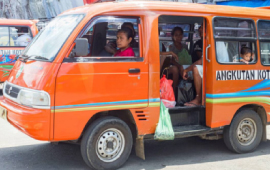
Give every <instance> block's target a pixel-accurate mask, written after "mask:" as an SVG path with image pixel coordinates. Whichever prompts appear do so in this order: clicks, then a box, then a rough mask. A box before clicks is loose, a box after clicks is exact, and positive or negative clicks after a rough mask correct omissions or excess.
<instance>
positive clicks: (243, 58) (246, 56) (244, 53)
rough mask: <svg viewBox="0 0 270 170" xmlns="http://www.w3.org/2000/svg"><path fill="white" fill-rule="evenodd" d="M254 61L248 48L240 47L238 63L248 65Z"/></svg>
mask: <svg viewBox="0 0 270 170" xmlns="http://www.w3.org/2000/svg"><path fill="white" fill-rule="evenodd" d="M253 59H254V54H252V52H251V50H250V48H248V47H242V48H241V52H240V62H243V63H246V64H248V63H249V62H252V61H253Z"/></svg>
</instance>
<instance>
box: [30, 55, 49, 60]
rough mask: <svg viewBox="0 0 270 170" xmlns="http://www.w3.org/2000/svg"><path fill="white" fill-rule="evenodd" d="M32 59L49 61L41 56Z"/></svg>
mask: <svg viewBox="0 0 270 170" xmlns="http://www.w3.org/2000/svg"><path fill="white" fill-rule="evenodd" d="M34 59H40V60H49V59H48V58H46V57H42V56H35V57H34Z"/></svg>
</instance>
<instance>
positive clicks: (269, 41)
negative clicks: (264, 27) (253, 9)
mask: <svg viewBox="0 0 270 170" xmlns="http://www.w3.org/2000/svg"><path fill="white" fill-rule="evenodd" d="M260 21H268V22H269V23H270V20H265V19H258V20H257V23H256V26H257V34H258V40H259V49H260V59H261V65H263V66H270V64H263V63H262V53H261V50H262V48H261V42H268V43H270V38H260V37H259V22H260ZM269 51H270V49H269Z"/></svg>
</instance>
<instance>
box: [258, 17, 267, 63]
mask: <svg viewBox="0 0 270 170" xmlns="http://www.w3.org/2000/svg"><path fill="white" fill-rule="evenodd" d="M269 28H270V21H258V36H259V40H260V52H261V62H262V64H263V65H268V66H269V65H270V29H269Z"/></svg>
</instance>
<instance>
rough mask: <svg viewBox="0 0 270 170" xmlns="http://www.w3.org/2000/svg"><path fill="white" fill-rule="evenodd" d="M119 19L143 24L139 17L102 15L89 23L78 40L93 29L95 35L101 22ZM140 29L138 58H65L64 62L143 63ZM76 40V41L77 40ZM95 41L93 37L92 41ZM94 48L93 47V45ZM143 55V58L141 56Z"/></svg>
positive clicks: (139, 33)
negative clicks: (133, 20)
mask: <svg viewBox="0 0 270 170" xmlns="http://www.w3.org/2000/svg"><path fill="white" fill-rule="evenodd" d="M111 17H112V18H119V19H125V18H126V19H136V20H137V24H138V26H139V25H142V23H141V18H140V17H139V16H119V15H110V16H108V15H100V16H96V17H93V18H92V19H90V20H89V21H88V23H87V24H86V25H85V26H84V28H83V29H82V30H81V32H80V33H79V35H78V36H77V38H81V37H82V36H83V35H85V34H86V33H87V31H88V30H89V29H90V28H92V27H93V33H94V30H95V28H94V26H95V24H97V23H100V20H107V21H108V19H109V18H111ZM139 30H140V29H139V28H138V44H139V47H138V48H139V56H138V57H135V56H134V57H106V56H104V57H103V56H86V57H73V58H65V59H64V62H143V61H144V60H145V56H144V55H143V53H142V51H141V50H142V49H141V48H140V47H142V39H141V38H142V36H141V35H142V32H140V31H139ZM77 38H76V39H77ZM91 41H93V37H92V39H91ZM91 47H92V45H91ZM141 54H142V56H141Z"/></svg>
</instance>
